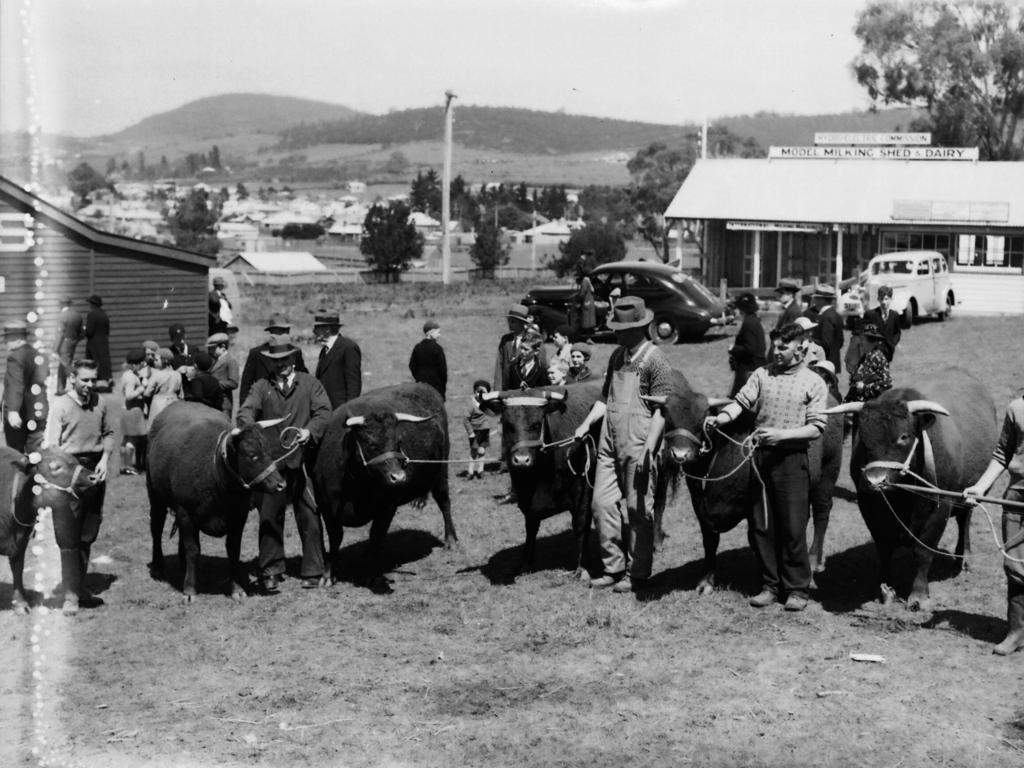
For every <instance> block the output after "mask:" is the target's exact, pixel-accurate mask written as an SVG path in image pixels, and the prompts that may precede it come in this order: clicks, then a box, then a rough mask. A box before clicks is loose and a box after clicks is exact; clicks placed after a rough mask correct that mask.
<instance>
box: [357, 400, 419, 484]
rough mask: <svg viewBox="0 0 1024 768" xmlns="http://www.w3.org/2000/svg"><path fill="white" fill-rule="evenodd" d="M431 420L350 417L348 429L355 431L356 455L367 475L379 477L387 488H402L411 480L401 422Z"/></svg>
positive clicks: (374, 413)
mask: <svg viewBox="0 0 1024 768" xmlns="http://www.w3.org/2000/svg"><path fill="white" fill-rule="evenodd" d="M429 418H430V417H429V416H414V415H412V414H409V413H401V412H394V413H393V412H390V411H371V412H370V413H367V414H364V415H361V416H349V417H348V418H347V419H346V420H345V426H346V427H348V428H349V429H350V430H352V433H353V434H352V439H353V440H354V441H355V445H356V453H357V454H358V455H359V457H360V460H361V462H362V464H363V465H364V466H365V467H366V469H367V471H369V472H371V473H372V474H375V475H376V476H378V477H379V478H380V479H381V480H382V481H383V482H384V483H385V484H386V485H388V486H392V487H394V486H399V485H402V484H403V483H405V481H406V480H407V479H408V475H407V473H406V470H405V468H406V465H407V464H408V462H409V458H408V457H407V456H406V455H405V453H403V452H402V444H401V440H400V439H399V435H398V425H399V424H400V423H402V422H412V423H417V422H421V421H426V420H427V419H429Z"/></svg>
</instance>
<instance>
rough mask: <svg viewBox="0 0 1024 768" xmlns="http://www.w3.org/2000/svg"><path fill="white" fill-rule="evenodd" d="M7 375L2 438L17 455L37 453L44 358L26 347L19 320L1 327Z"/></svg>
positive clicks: (43, 408)
mask: <svg viewBox="0 0 1024 768" xmlns="http://www.w3.org/2000/svg"><path fill="white" fill-rule="evenodd" d="M4 341H5V342H7V371H6V373H5V374H4V400H3V416H4V438H5V439H6V440H7V445H8V447H10V448H13V449H14V450H16V451H18V452H19V453H31V452H32V451H38V450H39V449H40V448H42V445H43V436H44V434H45V433H46V412H47V408H48V403H47V399H46V377H47V376H48V375H49V369H48V368H47V365H46V358H45V357H43V356H42V355H40V354H39V353H38V352H37V351H36V348H35V347H33V346H32V345H31V344H29V343H28V326H27V325H26V324H25V323H24V322H23V321H21V320H13V321H11V322H8V323H4Z"/></svg>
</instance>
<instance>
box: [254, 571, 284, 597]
mask: <svg viewBox="0 0 1024 768" xmlns="http://www.w3.org/2000/svg"><path fill="white" fill-rule="evenodd" d="M257 586H259V590H260V594H262V595H276V594H277V593H279V592H280V591H281V579H280V577H279V576H278V575H277V574H271V575H270V576H266V577H263V576H261V577H260V578H259V580H258V584H257Z"/></svg>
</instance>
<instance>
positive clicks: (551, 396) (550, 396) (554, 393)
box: [544, 389, 569, 413]
mask: <svg viewBox="0 0 1024 768" xmlns="http://www.w3.org/2000/svg"><path fill="white" fill-rule="evenodd" d="M544 397H545V399H547V401H548V410H549V411H558V413H565V401H566V400H568V399H569V393H568V392H566V391H565V390H564V389H553V390H548V391H547V392H545V393H544Z"/></svg>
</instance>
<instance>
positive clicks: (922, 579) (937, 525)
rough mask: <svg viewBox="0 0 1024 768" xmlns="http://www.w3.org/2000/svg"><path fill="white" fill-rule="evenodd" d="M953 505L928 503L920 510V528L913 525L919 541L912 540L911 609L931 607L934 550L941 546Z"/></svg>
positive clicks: (918, 609)
mask: <svg viewBox="0 0 1024 768" xmlns="http://www.w3.org/2000/svg"><path fill="white" fill-rule="evenodd" d="M950 509H951V505H950V504H948V503H946V502H940V503H939V504H936V505H934V506H933V505H931V504H928V505H926V506H925V507H924V509H923V510H921V511H920V512H919V514H920V515H921V516H922V519H923V521H924V522H923V523H922V525H921V526H920V527H919V528H918V527H917V526H911V530H914V529H915V528H917V530H914V536H915V538H916V539H917V541H914V540H911V546H912V547H913V551H914V566H915V569H914V585H913V587H911V590H910V596H909V597H908V598H907V608H908V609H909V610H911V611H927V610H928V609H929V608H930V607H931V600H930V599H929V597H930V596H929V592H928V571H929V570H930V569H931V567H932V557H933V554H932V550H933V549H936V548H937V547H938V546H939V540H940V539H941V538H942V532H943V531H944V530H945V528H946V520H947V519H948V517H949V511H950Z"/></svg>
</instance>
